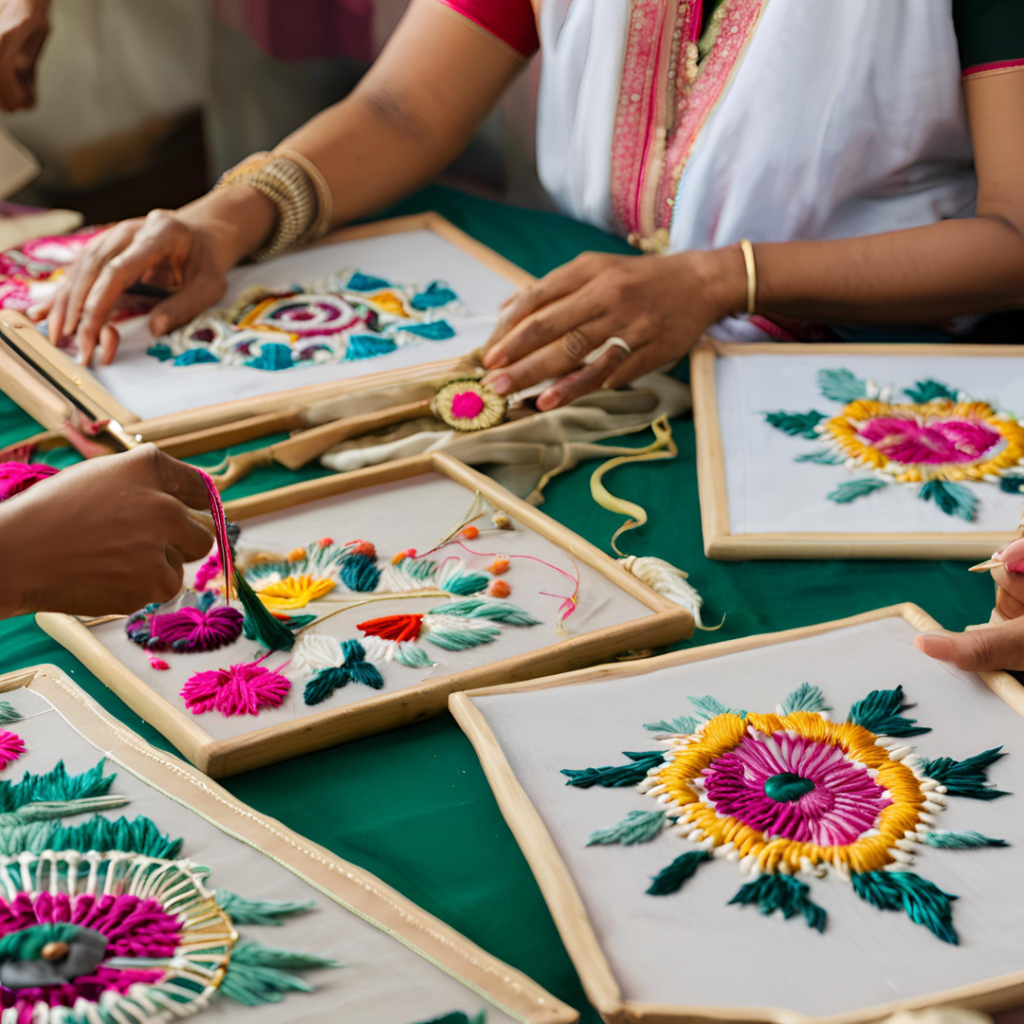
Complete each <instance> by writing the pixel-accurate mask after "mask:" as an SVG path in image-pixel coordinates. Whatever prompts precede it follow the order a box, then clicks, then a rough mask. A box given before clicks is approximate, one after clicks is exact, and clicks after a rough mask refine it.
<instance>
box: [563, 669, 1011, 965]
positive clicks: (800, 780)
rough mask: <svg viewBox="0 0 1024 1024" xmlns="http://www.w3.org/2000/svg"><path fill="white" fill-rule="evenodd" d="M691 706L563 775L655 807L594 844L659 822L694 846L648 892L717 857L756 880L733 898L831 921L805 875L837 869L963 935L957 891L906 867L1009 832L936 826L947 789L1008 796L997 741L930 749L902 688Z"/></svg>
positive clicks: (894, 906) (648, 837)
mask: <svg viewBox="0 0 1024 1024" xmlns="http://www.w3.org/2000/svg"><path fill="white" fill-rule="evenodd" d="M689 699H690V702H691V704H692V705H693V708H692V710H691V713H689V714H684V715H681V716H679V717H678V718H672V719H669V720H667V721H660V722H652V723H650V724H648V725H646V726H645V728H647V729H648V730H650V731H652V732H655V733H657V734H658V740H659V741H660V743H661V744H662V748H660V749H657V750H648V751H643V752H629V751H627V752H626V753H625V756H626V758H628V762H627V763H626V764H621V765H616V766H610V767H605V768H585V769H582V770H577V769H563V772H562V774H564V775H566V776H568V782H567V785H570V786H578V787H581V788H588V787H590V786H636V789H637V791H638V793H641V794H645V795H646V796H647V797H650V798H653V799H655V800H656V801H657V803H658V805H659V806H658V809H656V810H648V811H643V810H639V809H638V810H634V811H631V812H630V813H629V815H628V816H627V817H626V818H625V819H623V820H622V821H620V822H618V823H617V824H614V825H612V826H611V827H609V828H606V829H600V830H598V831H596V832H593V833H591V835H590V837H589V839H588V840H587V842H588V845H591V844H607V843H623V844H626V845H630V844H634V843H647V842H651V841H653V840H655V839H657V838H658V837H659V836H660V835H661V833H662V832H666V831H667V832H670V833H671V834H672V835H674V836H678V837H682V838H684V839H686V840H687V841H688V842H689V844H690V850H689V851H688V852H685V853H682V854H680V855H679V856H677V857H676V858H675V859H674V860H673V861H671V862H670V863H669V864H668V865H667V866H666V867H665V868H664V869H663V870H662V871H660V872H659V873H658V874H657V875H656V876H655V877H654V878H653V880H652V882H651V885H650V887H649V888H648V890H647V892H648V893H650V894H651V895H654V896H664V895H667V894H669V893H673V892H676V891H678V890H679V889H680V888H682V886H683V885H684V884H685V883H686V882H687V881H688V880H689V879H690V878H692V877H693V875H694V874H696V872H697V871H698V869H700V867H701V866H702V865H703V864H704V863H706V862H708V861H710V860H711V859H713V858H722V859H725V860H729V861H734V862H736V863H737V864H738V866H739V868H740V870H741V871H742V872H744V873H745V874H748V875H750V876H751V877H752V880H751V881H749V882H747V883H746V884H745V885H743V886H742V887H741V888H740V889H739V891H738V892H737V893H736V895H735V896H734V897H733V899H732V900H731V901H730V904H736V905H739V906H747V905H753V906H757V907H758V908H759V909H760V911H761V913H762V914H772V913H774V912H775V911H780V912H781V913H782V915H783V917H785V918H790V917H793V916H799V917H802V918H803V919H804V921H805V922H806V923H807V925H809V926H810V927H811V928H815V929H817V930H818V931H819V932H823V931H824V930H825V925H826V913H825V911H824V909H823V908H822V907H820V906H818V905H817V904H816V903H814V902H813V901H812V900H811V898H810V893H811V886H810V884H809V882H805V881H801V880H800V878H799V877H798V876H801V875H803V876H804V877H807V878H811V879H813V878H820V877H822V876H824V875H825V874H826V873H827V872H828V871H829V870H830V869H831V870H832V871H834V872H835V874H836V875H837V876H838V877H839V878H840V879H841V880H843V881H845V882H849V883H850V884H851V887H852V889H853V892H854V893H855V894H856V895H857V896H859V897H860V898H861V899H863V900H865V901H866V902H868V903H870V904H871V905H872V906H874V907H877V908H878V909H879V910H891V911H902V912H903V913H905V914H907V915H908V916H909V917H910V919H911V920H912V921H913V922H914V923H915V924H919V925H923V926H924V927H925V928H927V929H928V930H929V931H931V932H932V933H933V934H934V935H935V936H937V937H938V938H939V939H941V940H942V941H943V942H948V943H951V944H953V945H957V944H958V942H959V938H958V936H957V933H956V930H955V928H954V927H953V900H955V899H956V898H957V897H956V896H954V895H951V894H950V893H946V892H943V891H942V890H941V889H940V888H938V886H936V885H935V884H934V883H932V882H930V881H928V880H927V879H925V878H923V877H922V876H920V875H918V874H916V873H915V872H913V871H911V869H910V868H911V865H912V864H914V863H915V860H916V858H917V856H919V855H920V854H921V853H922V851H924V850H926V849H927V848H929V847H931V848H940V849H951V850H953V849H956V850H966V849H973V850H977V849H979V848H982V847H1000V846H1005V845H1006V843H1005V842H1004V841H1003V840H1001V839H992V838H989V837H988V836H985V835H982V834H981V833H978V832H973V831H972V832H955V831H954V832H950V831H945V830H943V829H940V828H939V827H938V826H939V824H940V820H941V815H942V812H943V811H944V810H945V808H946V804H947V800H948V799H949V798H950V797H967V798H971V799H975V800H995V799H997V798H999V797H1003V796H1007V795H1008V794H1007V793H1004V792H1002V791H1001V790H999V789H996V788H995V787H994V786H993V785H991V784H990V783H989V781H988V777H987V773H988V769H989V768H990V767H991V766H992V765H993V764H995V762H996V761H998V760H999V758H1001V757H1002V756H1003V752H1002V748H1001V747H999V748H996V749H993V750H985V751H982V752H981V753H979V754H976V755H974V756H973V757H968V758H965V759H964V760H962V761H957V760H954V759H953V758H951V757H939V758H935V759H928V758H926V757H924V756H922V755H920V754H916V753H914V748H913V747H912V746H910V745H909V744H907V743H906V742H905V740H906V739H907V738H909V737H914V736H920V735H923V734H925V733H928V732H930V731H931V730H930V729H928V728H925V727H924V726H920V725H918V724H917V720H916V719H914V718H909V717H907V716H906V715H905V714H904V712H905V711H907V710H908V708H909V705H907V704H906V702H905V700H904V695H903V689H902V687H899V686H897V687H896V688H895V689H893V690H874V691H872V692H871V693H869V694H868V695H867V696H866V697H865V698H864V699H863V700H860V701H858V702H857V703H855V704H854V705H853V707H852V708H850V711H849V713H848V714H847V716H846V719H845V721H842V722H833V721H832V720H831V719H830V717H829V714H828V712H829V710H830V709H829V708H828V707H827V705H826V703H825V695H824V694H823V693H822V691H821V690H820V689H819V688H818V687H817V686H812V685H811V684H810V683H804V684H803V685H801V686H800V687H799V688H798V689H796V690H794V691H793V692H792V693H791V694H790V695H789V696H788V697H787V698H786V699H785V700H784V701H783V703H782V704H781V705H780V706H779V707H778V708H777V709H776V711H775V712H774V713H768V714H762V713H755V712H748V711H741V710H738V709H736V708H730V707H726V706H725V705H724V704H722V703H721V702H720V701H718V700H716V699H715V698H714V697H711V696H708V697H690V698H689Z"/></svg>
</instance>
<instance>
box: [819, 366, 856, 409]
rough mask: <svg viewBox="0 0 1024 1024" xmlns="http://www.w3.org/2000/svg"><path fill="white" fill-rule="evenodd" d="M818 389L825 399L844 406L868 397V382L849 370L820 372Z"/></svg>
mask: <svg viewBox="0 0 1024 1024" xmlns="http://www.w3.org/2000/svg"><path fill="white" fill-rule="evenodd" d="M818 389H819V390H820V391H821V393H822V395H823V396H824V397H825V398H831V399H832V401H833V402H842V403H844V404H845V403H847V402H854V401H856V400H857V399H858V398H867V397H868V386H867V382H866V381H863V380H861V379H860V378H859V377H855V376H854V375H853V374H852V373H851V372H850V371H849V370H819V371H818Z"/></svg>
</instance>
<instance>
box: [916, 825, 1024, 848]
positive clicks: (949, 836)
mask: <svg viewBox="0 0 1024 1024" xmlns="http://www.w3.org/2000/svg"><path fill="white" fill-rule="evenodd" d="M921 842H922V843H924V845H925V846H931V847H934V848H935V849H936V850H976V849H977V848H978V847H980V846H1009V845H1010V844H1009V843H1008V842H1007V841H1006V840H1005V839H992V838H990V837H989V836H986V835H982V833H981V832H943V831H941V830H940V831H938V832H925V833H924V835H922V836H921Z"/></svg>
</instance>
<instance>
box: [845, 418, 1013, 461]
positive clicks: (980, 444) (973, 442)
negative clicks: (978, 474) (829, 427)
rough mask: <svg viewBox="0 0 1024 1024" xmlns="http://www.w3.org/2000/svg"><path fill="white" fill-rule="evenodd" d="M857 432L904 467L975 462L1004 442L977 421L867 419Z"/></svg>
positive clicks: (996, 433)
mask: <svg viewBox="0 0 1024 1024" xmlns="http://www.w3.org/2000/svg"><path fill="white" fill-rule="evenodd" d="M858 433H859V434H860V436H861V438H863V439H864V440H865V441H867V442H868V443H869V444H871V445H873V446H874V447H875V448H876V449H877V450H878V451H880V452H881V453H882V454H883V455H885V456H886V457H887V458H889V459H891V460H892V461H893V462H899V463H902V464H904V465H914V464H921V463H924V464H926V465H942V464H943V463H951V462H952V463H957V462H975V461H977V460H978V459H980V458H981V457H982V456H983V455H985V454H986V453H987V452H989V451H991V450H992V449H993V448H994V447H995V446H996V445H997V444H999V442H1000V441H1001V440H1002V439H1003V436H1002V434H1000V433H999V432H998V431H996V430H993V429H992V427H990V426H988V425H987V424H985V423H982V422H980V421H979V420H965V419H949V420H939V421H938V422H932V423H920V422H918V421H917V420H912V419H902V418H899V417H895V416H879V417H878V418H876V419H872V420H868V422H867V423H865V424H864V426H862V427H861V428H860V430H859V431H858Z"/></svg>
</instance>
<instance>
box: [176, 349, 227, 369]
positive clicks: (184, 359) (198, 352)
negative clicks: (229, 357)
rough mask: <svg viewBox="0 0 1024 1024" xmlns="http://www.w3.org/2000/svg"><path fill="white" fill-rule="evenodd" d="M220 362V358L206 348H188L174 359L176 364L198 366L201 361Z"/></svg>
mask: <svg viewBox="0 0 1024 1024" xmlns="http://www.w3.org/2000/svg"><path fill="white" fill-rule="evenodd" d="M219 362H220V360H219V359H218V358H217V357H216V356H215V355H214V354H213V353H212V352H211V351H210V350H209V349H205V348H190V349H186V350H185V351H184V352H182V353H181V355H180V356H176V357H175V359H174V365H175V366H196V365H197V364H199V363H219Z"/></svg>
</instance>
